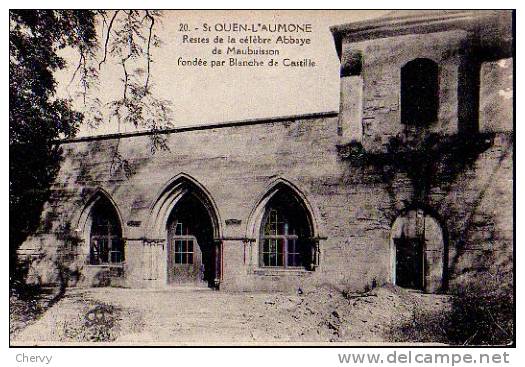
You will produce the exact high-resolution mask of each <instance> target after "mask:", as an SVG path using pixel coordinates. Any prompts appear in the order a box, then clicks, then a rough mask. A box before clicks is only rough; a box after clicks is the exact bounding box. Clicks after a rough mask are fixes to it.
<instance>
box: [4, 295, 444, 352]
mask: <svg viewBox="0 0 525 367" xmlns="http://www.w3.org/2000/svg"><path fill="white" fill-rule="evenodd" d="M446 303H447V300H446V297H443V296H428V295H420V294H415V295H414V294H408V293H406V291H405V293H402V294H399V292H397V291H392V290H390V289H379V290H377V291H375V293H374V292H371V293H370V294H367V295H365V296H362V295H356V296H351V295H350V296H349V295H346V297H343V295H342V294H341V293H340V292H337V291H333V290H327V289H320V290H317V291H315V292H313V293H307V294H295V295H287V294H272V293H226V292H217V291H212V290H209V289H194V288H172V289H166V290H137V289H117V288H96V289H73V290H70V291H68V292H67V293H66V295H65V296H64V298H63V299H61V300H60V301H59V302H57V303H56V304H55V305H54V306H53V307H52V308H51V309H49V310H48V311H47V312H46V313H45V314H44V315H43V316H42V317H41V318H40V319H39V320H38V321H36V322H35V323H33V324H31V325H29V326H28V327H26V328H25V329H24V330H21V331H20V332H19V333H18V334H17V335H16V336H15V338H14V340H13V344H50V343H51V344H56V343H57V342H58V343H60V342H86V341H112V342H117V343H129V342H134V343H142V344H144V343H150V342H154V343H170V344H214V343H220V344H225V343H226V344H239V343H265V342H271V343H275V342H317V343H318V342H329V341H375V342H381V341H385V340H387V339H386V336H387V334H388V330H389V329H391V328H392V325H393V324H400V323H403V322H406V321H407V320H409V319H410V317H411V316H412V315H413V312H414V309H415V307H417V308H423V309H428V308H435V307H439V308H443V307H446Z"/></svg>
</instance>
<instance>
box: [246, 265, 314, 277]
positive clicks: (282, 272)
mask: <svg viewBox="0 0 525 367" xmlns="http://www.w3.org/2000/svg"><path fill="white" fill-rule="evenodd" d="M253 273H254V274H255V275H265V276H294V275H295V276H304V275H308V274H312V273H313V271H312V270H306V269H304V268H271V267H268V268H256V269H254V270H253Z"/></svg>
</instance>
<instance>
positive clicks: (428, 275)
mask: <svg viewBox="0 0 525 367" xmlns="http://www.w3.org/2000/svg"><path fill="white" fill-rule="evenodd" d="M514 15H515V13H514V12H513V11H512V10H402V11H401V10H337V11H336V10H315V11H314V10H311V11H307V10H301V11H299V10H291V11H285V10H267V11H263V10H259V11H248V10H236V11H234V10H230V11H226V10H215V11H212V10H207V11H197V10H192V11H189V10H133V9H120V10H10V12H9V45H10V52H9V73H10V75H9V76H10V78H9V93H10V95H9V99H10V100H9V102H10V105H9V128H10V130H9V131H10V140H9V143H10V145H9V149H10V157H9V163H10V166H9V170H10V171H9V174H10V181H9V183H10V192H9V195H10V196H9V199H10V228H9V240H10V242H9V246H10V247H9V253H10V334H9V335H10V345H11V346H35V345H37V346H65V345H82V346H144V345H149V346H187V345H193V346H194V345H198V346H212V345H213V346H215V345H221V346H231V345H243V346H255V345H257V346H260V345H271V346H276V345H279V346H282V345H287V346H291V345H345V346H351V345H363V344H373V345H378V346H384V345H392V343H403V345H407V344H408V345H421V344H425V345H448V346H457V345H469V346H479V345H485V346H486V345H491V346H509V345H513V343H514V340H515V332H514V330H515V302H514V294H515V290H514V228H515V222H514V146H515V135H514V125H515V124H514V108H513V105H514V73H515V64H514V54H515V52H514V51H515V47H514V26H513V25H514ZM24 356H25V357H24ZM24 356H22V354H20V358H22V359H23V358H29V357H28V356H26V355H24ZM17 358H19V357H18V355H17ZM42 358H43V357H42ZM17 362H43V363H45V361H36V360H35V361H29V359H28V360H27V361H26V360H21V361H18V359H17ZM341 363H343V362H341ZM347 363H348V362H347Z"/></svg>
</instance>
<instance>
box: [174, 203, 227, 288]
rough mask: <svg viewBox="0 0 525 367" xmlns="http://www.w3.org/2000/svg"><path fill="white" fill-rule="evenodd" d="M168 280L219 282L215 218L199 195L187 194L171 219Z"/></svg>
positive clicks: (191, 282) (203, 283)
mask: <svg viewBox="0 0 525 367" xmlns="http://www.w3.org/2000/svg"><path fill="white" fill-rule="evenodd" d="M166 230H167V256H168V283H171V284H195V285H206V286H210V287H213V286H215V285H216V284H215V283H216V281H217V250H216V248H217V246H215V243H214V239H213V226H212V219H211V218H210V215H209V213H208V211H207V209H206V207H205V206H204V204H203V203H202V202H201V201H200V199H199V197H198V196H197V195H194V194H192V193H187V194H185V195H184V196H183V197H182V198H180V200H178V201H177V203H176V204H175V206H174V207H173V209H172V211H171V213H170V215H169V217H168V221H167V225H166Z"/></svg>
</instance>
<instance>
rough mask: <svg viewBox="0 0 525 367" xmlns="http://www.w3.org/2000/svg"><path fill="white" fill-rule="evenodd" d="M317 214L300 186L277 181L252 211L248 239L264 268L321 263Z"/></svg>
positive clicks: (281, 180) (247, 229)
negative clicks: (252, 242) (253, 243)
mask: <svg viewBox="0 0 525 367" xmlns="http://www.w3.org/2000/svg"><path fill="white" fill-rule="evenodd" d="M316 214H317V212H316V210H315V208H314V207H312V205H311V204H310V203H309V201H308V200H307V198H306V195H305V194H304V192H303V191H302V190H300V189H299V188H298V187H297V185H295V184H293V183H291V182H290V181H288V180H286V179H284V178H281V177H279V178H277V179H275V180H274V181H272V182H271V183H270V185H268V187H267V188H266V190H265V192H264V194H263V195H262V196H261V197H260V198H259V200H258V201H257V204H256V205H255V207H254V208H253V209H252V211H251V213H250V217H249V220H248V223H247V228H246V232H247V237H248V238H251V239H253V240H254V241H255V243H256V246H255V247H254V249H255V251H256V258H258V264H259V267H261V268H268V267H269V268H298V267H299V268H306V269H307V270H314V269H315V268H316V266H317V265H318V264H319V256H318V254H319V246H318V245H319V244H318V240H317V239H318V238H319V225H318V220H317V215H316Z"/></svg>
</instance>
